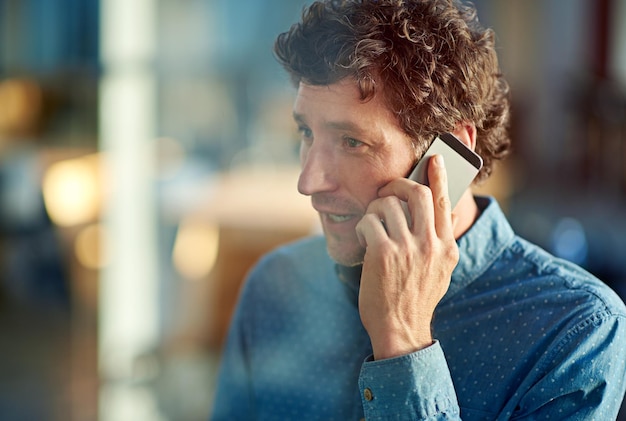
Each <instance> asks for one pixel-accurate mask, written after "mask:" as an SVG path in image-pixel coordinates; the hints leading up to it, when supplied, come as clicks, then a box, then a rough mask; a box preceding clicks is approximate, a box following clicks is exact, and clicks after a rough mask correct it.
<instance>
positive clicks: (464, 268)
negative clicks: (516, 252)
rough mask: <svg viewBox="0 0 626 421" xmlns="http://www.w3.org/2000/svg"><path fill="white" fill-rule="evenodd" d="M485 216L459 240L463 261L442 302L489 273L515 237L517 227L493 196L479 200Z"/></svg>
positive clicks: (481, 216) (459, 264)
mask: <svg viewBox="0 0 626 421" xmlns="http://www.w3.org/2000/svg"><path fill="white" fill-rule="evenodd" d="M475 200H476V203H477V204H478V208H479V209H480V210H481V214H480V216H479V217H478V219H477V220H476V222H474V224H473V225H472V226H471V228H470V229H469V230H468V231H467V232H466V233H465V234H464V235H463V236H462V237H461V238H459V239H458V240H457V244H458V246H459V262H458V264H457V265H456V268H455V269H454V272H452V281H451V283H450V287H449V288H448V292H447V293H446V295H445V296H444V298H443V300H442V301H445V300H446V299H447V298H448V297H451V296H452V295H454V294H456V293H457V292H458V291H460V290H461V289H463V288H465V287H466V286H468V285H469V284H471V283H472V282H473V281H474V280H475V279H477V278H478V277H479V276H481V275H482V274H483V273H485V272H486V271H487V269H488V268H489V267H490V266H491V265H492V264H493V262H494V261H495V260H496V259H497V258H498V257H499V256H500V255H501V254H502V252H503V251H504V249H505V248H506V247H508V246H509V245H510V243H511V241H513V238H514V237H515V233H514V232H513V228H511V225H510V224H509V222H508V221H507V219H506V217H505V216H504V214H503V213H502V210H501V209H500V206H499V205H498V202H496V200H495V199H494V198H492V197H480V196H477V197H475Z"/></svg>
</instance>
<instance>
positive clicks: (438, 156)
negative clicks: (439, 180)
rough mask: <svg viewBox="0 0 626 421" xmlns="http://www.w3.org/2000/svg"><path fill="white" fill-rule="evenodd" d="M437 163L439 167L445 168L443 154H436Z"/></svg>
mask: <svg viewBox="0 0 626 421" xmlns="http://www.w3.org/2000/svg"><path fill="white" fill-rule="evenodd" d="M435 164H437V166H438V167H441V168H443V167H444V166H445V164H444V162H443V156H441V155H435Z"/></svg>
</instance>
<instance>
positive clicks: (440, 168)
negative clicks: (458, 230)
mask: <svg viewBox="0 0 626 421" xmlns="http://www.w3.org/2000/svg"><path fill="white" fill-rule="evenodd" d="M428 164H429V165H428V180H429V184H430V188H431V190H432V194H433V204H434V217H435V230H436V231H437V236H438V237H440V238H449V237H450V236H451V235H452V233H453V229H452V216H451V215H452V206H451V204H450V197H449V194H448V175H447V172H446V168H445V162H444V159H443V156H441V155H434V156H433V157H432V158H431V160H430V162H429V163H428Z"/></svg>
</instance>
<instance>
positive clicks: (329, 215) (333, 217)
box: [325, 213, 354, 223]
mask: <svg viewBox="0 0 626 421" xmlns="http://www.w3.org/2000/svg"><path fill="white" fill-rule="evenodd" d="M325 215H326V217H327V218H328V219H329V220H330V221H331V222H335V223H341V222H346V221H349V220H350V219H352V218H354V215H338V214H334V213H326V214H325Z"/></svg>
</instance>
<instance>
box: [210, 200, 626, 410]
mask: <svg viewBox="0 0 626 421" xmlns="http://www.w3.org/2000/svg"><path fill="white" fill-rule="evenodd" d="M477 201H478V203H479V206H480V207H481V208H482V209H483V212H482V214H481V216H480V218H479V219H478V221H477V222H476V223H475V224H474V225H473V226H472V228H471V229H470V230H469V231H468V232H467V233H466V234H465V235H464V236H463V237H462V238H460V239H459V241H458V245H459V249H460V260H459V263H458V265H457V267H456V268H455V270H454V273H453V274H452V282H451V284H450V288H449V290H448V292H447V293H446V295H445V297H444V298H443V300H442V301H441V302H440V304H439V306H438V307H437V310H436V313H435V316H434V320H433V334H434V336H435V338H436V342H435V343H434V344H433V345H432V346H431V347H429V348H426V349H423V350H421V351H418V352H415V353H412V354H409V355H405V356H402V357H398V358H392V359H387V360H380V361H374V360H373V359H372V349H371V345H370V341H369V337H368V335H367V333H366V331H365V330H364V328H363V326H362V324H361V321H360V317H359V311H358V308H357V296H358V286H359V273H358V271H356V273H353V274H351V273H350V272H351V271H350V270H347V269H345V268H344V269H343V270H340V271H339V272H338V271H337V267H336V265H335V264H334V263H333V261H332V260H331V259H330V258H329V256H328V254H327V253H326V248H325V241H324V239H323V238H322V237H315V238H308V239H305V240H302V241H299V242H297V243H294V244H291V245H288V246H285V247H283V248H280V249H278V250H277V251H275V252H273V253H271V254H269V255H268V256H266V257H264V258H263V259H262V260H261V261H260V262H259V264H258V265H257V266H256V268H255V269H254V270H253V271H252V272H251V274H250V276H249V279H248V280H247V282H246V284H245V287H244V288H243V291H242V294H241V297H240V302H239V305H238V308H237V310H236V312H235V315H234V318H233V322H232V325H231V329H230V332H229V336H228V339H227V344H226V348H225V350H224V353H223V357H222V364H221V368H220V376H219V380H218V388H217V394H216V397H215V406H214V413H213V417H212V419H214V420H216V421H221V420H253V419H258V420H359V419H362V418H366V419H367V420H388V419H393V420H426V419H428V420H456V419H463V420H496V419H497V420H505V419H533V420H538V419H542V420H543V419H555V420H565V419H568V420H592V419H595V420H611V419H615V417H616V415H617V412H618V410H619V407H620V403H621V401H622V398H623V395H624V389H625V387H626V386H625V380H626V367H625V365H626V309H625V307H624V304H623V302H622V301H621V300H620V299H619V298H618V296H617V295H616V294H615V293H614V292H613V291H611V290H610V289H609V288H608V287H607V286H606V285H604V284H603V283H601V282H600V281H598V280H597V279H595V278H594V277H593V276H591V275H590V274H589V273H587V272H585V271H583V270H582V269H580V268H579V267H577V266H575V265H572V264H571V263H568V262H565V261H562V260H559V259H556V258H555V257H553V256H551V255H549V254H547V253H546V252H545V251H543V250H541V249H540V248H538V247H537V246H534V245H532V244H530V243H528V242H526V241H524V240H523V239H521V238H519V237H517V236H516V235H515V234H514V233H513V230H512V229H511V227H510V225H509V224H508V222H507V221H506V219H505V217H504V215H503V214H502V212H501V210H500V208H499V207H498V205H497V203H496V202H495V201H494V200H493V199H487V198H477ZM338 275H339V276H338Z"/></svg>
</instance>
